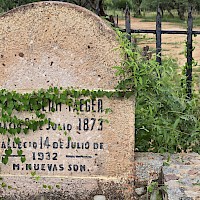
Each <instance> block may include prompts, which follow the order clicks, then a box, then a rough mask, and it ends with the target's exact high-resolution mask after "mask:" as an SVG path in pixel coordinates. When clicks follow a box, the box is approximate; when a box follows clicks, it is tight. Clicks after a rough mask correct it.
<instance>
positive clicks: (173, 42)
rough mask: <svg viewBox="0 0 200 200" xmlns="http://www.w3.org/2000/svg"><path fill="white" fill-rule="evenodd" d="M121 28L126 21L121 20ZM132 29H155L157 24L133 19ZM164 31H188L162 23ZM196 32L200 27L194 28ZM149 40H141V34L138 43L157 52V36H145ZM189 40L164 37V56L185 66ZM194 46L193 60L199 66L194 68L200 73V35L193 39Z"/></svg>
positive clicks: (172, 36)
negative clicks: (186, 43) (187, 41)
mask: <svg viewBox="0 0 200 200" xmlns="http://www.w3.org/2000/svg"><path fill="white" fill-rule="evenodd" d="M119 26H120V27H124V21H123V20H119ZM131 28H132V29H155V28H156V23H155V22H141V19H138V18H132V19H131ZM162 30H186V29H184V28H182V27H181V26H179V25H177V24H173V23H168V22H162ZM194 30H200V26H199V27H196V28H194ZM143 35H144V37H145V38H146V39H147V40H146V39H145V40H144V39H141V38H142V37H141V34H140V36H138V38H139V39H138V40H137V41H138V43H139V45H140V46H142V47H144V46H146V45H148V46H149V47H150V48H151V50H152V51H153V52H155V47H156V39H155V34H143ZM186 40H187V35H171V34H170V35H168V34H163V35H162V54H163V55H165V56H170V57H171V58H174V59H177V61H178V63H179V65H180V66H183V65H184V64H185V62H186V58H185V54H184V52H185V49H186V48H185V42H186ZM193 46H194V47H195V50H194V51H193V58H194V60H195V61H197V62H198V64H197V66H196V67H194V71H196V72H200V35H197V36H196V37H193Z"/></svg>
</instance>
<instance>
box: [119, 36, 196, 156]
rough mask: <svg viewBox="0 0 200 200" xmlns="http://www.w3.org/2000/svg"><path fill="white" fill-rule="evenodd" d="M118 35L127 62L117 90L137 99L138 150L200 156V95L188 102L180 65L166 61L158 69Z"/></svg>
mask: <svg viewBox="0 0 200 200" xmlns="http://www.w3.org/2000/svg"><path fill="white" fill-rule="evenodd" d="M118 34H119V42H120V44H121V52H122V56H126V57H127V59H126V60H125V61H124V62H123V63H122V65H121V66H120V67H118V68H116V69H117V75H119V76H122V77H123V79H122V81H121V82H119V85H118V86H117V89H120V90H132V91H133V92H134V93H135V97H136V111H135V114H136V121H135V127H136V150H137V151H153V152H160V153H162V152H171V153H174V152H182V151H184V152H186V151H195V152H198V153H200V145H199V143H200V134H199V131H200V120H199V118H200V106H199V105H200V104H199V95H198V94H194V95H193V98H192V99H191V100H190V101H189V100H187V98H186V90H185V84H184V81H183V80H184V78H185V77H182V75H179V74H178V73H177V67H178V66H177V64H176V62H175V61H174V60H172V59H166V60H164V61H163V64H162V65H159V64H158V63H157V62H156V61H155V59H152V60H146V59H145V58H144V57H142V56H141V52H140V50H139V48H138V47H135V46H134V47H133V45H131V44H130V43H129V42H128V41H127V39H126V37H125V36H124V35H123V34H122V33H118Z"/></svg>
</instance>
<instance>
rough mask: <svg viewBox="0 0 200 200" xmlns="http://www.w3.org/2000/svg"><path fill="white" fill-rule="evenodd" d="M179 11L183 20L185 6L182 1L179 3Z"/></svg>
mask: <svg viewBox="0 0 200 200" xmlns="http://www.w3.org/2000/svg"><path fill="white" fill-rule="evenodd" d="M177 12H178V16H179V18H180V19H181V20H185V16H184V14H185V6H184V5H183V4H182V3H179V4H178V9H177Z"/></svg>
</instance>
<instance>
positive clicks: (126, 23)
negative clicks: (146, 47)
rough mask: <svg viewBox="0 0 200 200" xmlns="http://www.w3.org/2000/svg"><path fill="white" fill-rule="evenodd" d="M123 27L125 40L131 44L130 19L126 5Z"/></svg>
mask: <svg viewBox="0 0 200 200" xmlns="http://www.w3.org/2000/svg"><path fill="white" fill-rule="evenodd" d="M125 26H126V33H127V39H128V40H129V41H130V42H131V17H130V10H129V7H128V5H126V10H125Z"/></svg>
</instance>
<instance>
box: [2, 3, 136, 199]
mask: <svg viewBox="0 0 200 200" xmlns="http://www.w3.org/2000/svg"><path fill="white" fill-rule="evenodd" d="M0 27H1V29H0V86H1V88H6V89H8V90H16V91H18V92H22V93H24V92H31V91H33V90H38V89H40V88H44V89H47V88H49V87H50V86H53V87H54V86H56V87H63V88H68V87H73V88H76V89H78V88H81V89H83V88H84V89H91V90H98V89H103V90H113V89H114V87H115V86H116V84H117V82H118V80H117V78H116V77H115V74H114V70H113V68H112V67H113V66H115V65H119V64H120V61H121V57H120V53H119V52H118V51H114V49H115V48H116V47H117V46H118V43H117V41H116V35H115V33H114V31H112V30H111V28H109V27H108V26H107V25H106V24H105V23H104V21H103V20H101V19H100V18H99V17H97V16H96V15H95V14H93V13H91V12H90V11H88V10H86V9H84V8H81V7H78V6H75V5H72V4H68V3H58V2H40V3H35V4H29V5H25V6H22V7H19V8H17V9H14V10H12V11H10V12H8V13H6V14H4V15H3V16H1V17H0ZM51 107H53V105H52V104H51V103H50V104H49V107H47V108H45V109H46V111H48V110H49V109H50V108H51ZM54 108H55V110H56V111H55V112H54V113H52V114H49V118H51V119H52V121H54V122H55V123H56V124H55V125H50V124H47V125H46V126H45V127H43V128H42V130H38V131H36V132H35V133H29V134H27V135H23V134H20V138H21V142H20V144H18V145H16V144H14V143H12V140H13V138H12V137H11V140H10V143H9V145H10V146H11V147H12V148H13V155H12V156H11V157H10V158H9V163H8V164H7V165H3V164H0V168H1V177H2V178H3V180H1V182H3V183H6V184H7V185H9V186H11V187H9V188H7V187H4V188H3V190H2V191H1V194H0V195H1V196H2V197H4V198H10V199H35V198H36V199H40V197H41V198H43V199H45V198H46V199H76V200H78V199H81V200H82V199H94V197H95V198H96V199H98V198H99V197H100V198H104V196H105V198H106V199H120V200H122V199H132V198H133V194H132V186H133V174H134V170H133V169H134V167H133V160H134V101H133V99H122V98H121V99H114V98H112V99H108V98H106V97H103V98H99V99H97V100H95V101H91V102H90V103H88V105H87V106H85V105H82V108H81V111H80V114H79V115H77V114H76V112H74V111H73V109H71V108H70V107H67V106H64V105H59V106H57V107H56V106H55V105H54ZM106 108H110V109H111V110H112V113H109V114H105V111H104V110H105V109H106ZM24 117H26V116H24ZM102 118H104V119H107V120H108V121H109V123H105V122H104V121H103V122H102V120H100V119H102ZM59 124H60V125H59ZM1 125H2V124H1ZM58 127H61V129H62V130H60V128H58ZM64 130H66V131H67V134H68V135H67V136H66V135H65V134H63V132H64ZM68 136H70V137H71V140H70V141H69V140H68V139H67V138H68ZM7 141H8V139H7V136H2V135H0V154H1V155H3V154H4V151H5V149H6V148H8V146H9V145H8V143H7ZM19 149H22V150H23V154H24V155H25V156H26V162H25V163H21V162H20V159H19V157H17V154H16V151H17V150H19ZM35 173H36V175H34V174H35ZM31 174H32V175H31ZM37 176H39V177H37ZM98 195H100V196H98ZM102 195H103V196H102Z"/></svg>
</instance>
